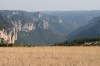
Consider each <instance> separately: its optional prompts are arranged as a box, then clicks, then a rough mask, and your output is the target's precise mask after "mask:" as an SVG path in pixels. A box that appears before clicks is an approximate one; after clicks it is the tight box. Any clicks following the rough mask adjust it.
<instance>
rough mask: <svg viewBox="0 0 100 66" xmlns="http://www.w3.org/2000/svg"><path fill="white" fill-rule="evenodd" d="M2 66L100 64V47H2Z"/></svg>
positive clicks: (0, 56)
mask: <svg viewBox="0 0 100 66" xmlns="http://www.w3.org/2000/svg"><path fill="white" fill-rule="evenodd" d="M0 66H100V48H99V47H2V48H0Z"/></svg>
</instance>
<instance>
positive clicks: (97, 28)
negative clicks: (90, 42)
mask: <svg viewBox="0 0 100 66" xmlns="http://www.w3.org/2000/svg"><path fill="white" fill-rule="evenodd" d="M96 37H100V17H95V18H93V19H92V20H91V21H90V22H89V24H87V25H85V26H83V27H81V28H79V29H77V30H75V31H73V32H72V33H71V34H69V35H68V36H67V38H68V40H72V39H80V38H96Z"/></svg>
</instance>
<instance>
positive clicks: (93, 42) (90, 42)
mask: <svg viewBox="0 0 100 66" xmlns="http://www.w3.org/2000/svg"><path fill="white" fill-rule="evenodd" d="M54 46H100V38H83V39H76V40H71V41H65V42H63V43H58V44H55V45H54Z"/></svg>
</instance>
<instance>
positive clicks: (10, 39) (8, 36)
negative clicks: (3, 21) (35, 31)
mask: <svg viewBox="0 0 100 66" xmlns="http://www.w3.org/2000/svg"><path fill="white" fill-rule="evenodd" d="M15 40H17V32H16V31H15V29H14V30H13V31H9V32H7V31H6V30H5V29H3V30H0V43H7V44H14V43H15Z"/></svg>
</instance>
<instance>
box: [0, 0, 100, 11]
mask: <svg viewBox="0 0 100 66" xmlns="http://www.w3.org/2000/svg"><path fill="white" fill-rule="evenodd" d="M0 10H24V11H72V10H100V0H0Z"/></svg>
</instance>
